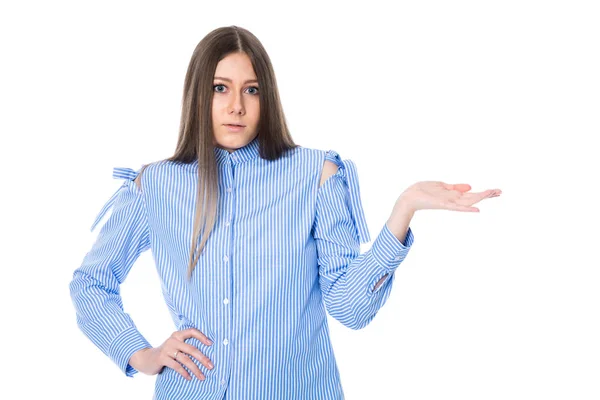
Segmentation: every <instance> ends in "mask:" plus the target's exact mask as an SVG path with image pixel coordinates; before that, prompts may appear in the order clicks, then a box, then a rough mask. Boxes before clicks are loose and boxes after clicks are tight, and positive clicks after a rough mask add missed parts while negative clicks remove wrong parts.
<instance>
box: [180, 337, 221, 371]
mask: <svg viewBox="0 0 600 400" xmlns="http://www.w3.org/2000/svg"><path fill="white" fill-rule="evenodd" d="M179 349H180V350H181V351H183V352H184V353H186V354H189V355H191V356H194V358H195V359H196V360H198V361H200V362H201V363H202V364H204V366H205V367H206V368H208V369H213V364H212V362H211V361H210V359H209V358H208V357H206V356H205V355H204V354H202V352H200V350H198V349H197V348H196V347H194V346H192V345H191V344H187V343H185V342H181V344H180V348H179ZM177 359H179V356H177Z"/></svg>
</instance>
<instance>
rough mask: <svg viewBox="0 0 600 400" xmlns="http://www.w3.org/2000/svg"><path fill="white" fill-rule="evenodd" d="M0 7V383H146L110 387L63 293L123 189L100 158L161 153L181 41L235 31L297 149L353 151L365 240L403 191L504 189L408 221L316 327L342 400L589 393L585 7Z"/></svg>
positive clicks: (47, 386)
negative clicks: (345, 319)
mask: <svg viewBox="0 0 600 400" xmlns="http://www.w3.org/2000/svg"><path fill="white" fill-rule="evenodd" d="M0 15H1V17H0V33H1V35H0V37H1V38H0V40H1V41H2V43H1V44H2V46H1V51H2V62H1V63H0V68H1V69H2V71H1V72H2V73H1V74H0V80H1V90H0V96H1V106H2V107H1V110H2V112H1V114H2V117H1V120H0V123H1V124H2V125H1V126H0V129H1V133H2V134H1V135H0V136H1V139H0V140H1V141H2V142H1V145H0V152H1V154H0V155H1V157H0V162H1V171H2V180H3V183H4V184H3V185H2V196H1V197H0V198H1V201H2V210H3V218H2V224H1V228H0V229H1V230H2V232H1V234H2V242H1V243H2V261H1V265H2V272H3V276H2V288H3V290H2V291H1V295H2V301H1V306H2V317H3V321H2V330H1V332H2V333H1V335H2V339H3V340H2V348H3V349H2V359H3V363H2V366H1V367H0V368H2V373H1V376H2V382H3V384H2V385H1V386H0V397H2V398H31V399H33V398H46V397H55V396H56V398H61V399H71V398H72V399H75V398H79V399H81V398H86V399H106V398H111V399H150V398H151V397H152V393H153V390H154V380H155V378H156V377H155V376H147V375H144V374H141V373H139V374H137V375H135V377H134V378H133V379H132V378H126V377H125V376H124V375H123V374H122V373H121V372H120V371H119V370H118V368H117V366H116V364H113V363H112V361H111V360H110V359H109V358H108V357H106V356H105V355H104V354H103V353H101V351H100V350H99V349H97V348H96V347H94V345H93V344H92V342H91V341H89V340H88V339H87V338H86V337H85V336H84V335H83V334H82V332H81V331H79V329H78V327H77V326H76V321H75V311H74V308H73V305H72V303H71V299H70V295H69V288H68V285H69V282H70V280H71V278H72V273H73V271H74V270H75V269H76V268H77V267H78V266H79V265H80V263H81V261H82V259H83V257H84V255H85V253H86V252H87V251H88V250H89V249H90V247H91V245H92V243H93V241H94V239H95V235H96V233H97V231H94V233H90V227H91V224H92V222H93V220H94V218H95V217H96V215H97V213H98V211H99V210H100V208H101V207H102V205H103V204H104V203H105V202H106V201H107V200H108V198H109V197H110V196H111V195H112V194H113V193H114V191H115V190H116V189H117V188H118V187H119V186H120V185H121V183H122V181H120V180H114V179H112V168H113V167H117V166H119V167H129V168H134V169H137V168H139V167H140V166H141V165H142V164H145V163H150V162H153V161H156V160H159V159H162V158H165V157H168V156H170V155H172V154H173V152H174V149H175V143H176V140H177V131H178V127H179V116H180V111H181V109H180V107H181V95H182V88H183V79H184V76H185V72H186V68H187V64H188V62H189V60H190V57H191V55H192V51H193V49H194V48H195V46H196V44H197V43H198V42H199V41H200V40H201V39H202V37H204V36H205V35H206V34H207V33H208V32H210V31H211V30H213V29H215V28H217V27H220V26H226V25H238V26H241V27H243V28H246V29H248V30H250V31H251V32H253V33H254V34H255V35H256V36H257V37H258V38H259V39H260V40H261V42H262V43H263V45H264V46H265V48H266V49H267V51H268V53H269V55H270V57H271V60H272V63H273V66H274V68H275V73H276V76H277V81H278V84H279V89H280V94H281V98H282V102H283V106H284V111H285V113H286V117H287V121H288V123H289V127H290V129H291V131H292V135H293V138H294V140H295V141H296V143H298V144H300V145H302V146H304V147H311V148H319V149H323V150H328V149H334V150H336V151H337V152H338V153H339V154H340V155H341V156H342V158H344V159H351V160H353V161H354V162H355V163H356V165H357V168H358V173H359V176H360V185H361V193H362V199H363V205H364V208H365V213H366V217H367V221H368V225H369V227H370V231H371V238H372V239H373V240H374V239H375V238H376V236H377V235H378V234H379V232H380V230H381V228H382V227H383V224H384V223H385V221H386V220H387V218H388V216H389V214H390V212H391V209H392V206H393V203H394V202H395V200H396V198H397V196H399V195H400V193H401V192H402V191H403V190H404V189H405V188H406V187H408V186H409V185H411V184H413V183H415V182H417V181H421V180H440V181H444V182H447V183H469V184H470V185H471V186H472V187H473V189H472V190H473V191H474V192H479V191H483V190H486V189H494V188H500V189H501V190H502V191H503V194H502V195H501V196H500V197H496V198H492V199H487V200H484V201H482V202H481V203H479V204H478V205H476V206H477V207H479V208H480V209H481V212H480V213H465V212H457V211H446V210H421V211H418V212H417V213H416V214H415V216H414V218H413V220H412V222H411V227H412V229H413V232H414V234H415V243H414V245H413V248H412V249H411V251H410V253H409V255H408V257H407V258H406V259H405V260H404V262H403V263H402V264H401V265H400V267H399V268H398V270H397V271H396V280H395V283H394V287H393V290H392V293H391V296H390V298H389V300H388V302H387V303H386V304H385V305H384V306H383V308H381V310H380V311H379V313H378V314H377V316H376V317H375V319H374V320H373V321H372V322H371V324H370V325H368V326H367V327H365V328H364V329H362V330H359V331H352V330H350V329H348V328H345V327H344V326H342V325H341V324H340V323H338V322H337V321H336V320H333V319H331V318H329V322H330V329H331V336H332V342H333V345H334V349H335V354H336V358H337V361H338V366H339V370H340V374H341V378H342V384H343V387H344V391H345V393H346V398H347V399H348V400H359V399H402V400H422V399H449V398H460V399H462V400H467V399H477V400H480V399H579V400H583V399H598V398H600V385H599V384H598V382H599V379H600V378H599V376H600V364H599V363H598V360H599V359H600V344H599V340H598V338H599V337H600V323H599V322H600V321H599V314H600V313H599V310H598V306H599V305H600V291H599V289H598V288H599V283H600V272H599V271H598V269H599V267H600V262H599V257H598V253H597V249H598V240H599V239H600V235H599V234H598V223H599V222H600V218H599V212H598V202H599V198H600V197H599V194H600V193H599V190H598V173H599V172H600V162H599V157H598V153H599V149H600V147H599V146H598V145H597V144H594V143H597V142H596V140H597V136H598V134H599V133H600V129H599V128H600V123H599V111H600V96H599V93H600V79H599V76H600V74H599V73H598V71H600V56H599V49H600V28H599V24H598V21H599V19H600V13H599V11H598V6H597V2H594V1H587V2H585V1H573V0H571V1H525V0H519V1H503V2H499V1H494V2H491V1H420V2H395V3H391V2H389V3H388V2H382V1H369V2H365V3H361V4H359V5H350V4H348V3H347V2H327V1H320V2H315V3H310V2H302V3H295V4H287V3H283V4H280V5H275V4H267V3H263V2H258V1H246V2H239V3H236V2H234V1H227V2H216V1H215V2H213V3H212V4H209V3H207V2H200V1H196V2H185V3H184V2H168V3H167V2H162V3H160V4H159V3H154V2H131V1H129V2H128V1H119V2H116V1H113V2H107V1H104V2H81V1H78V2H75V1H73V2H65V1H52V2H41V1H38V2H32V1H31V2H18V3H17V2H14V3H12V4H10V5H3V6H2V9H1V10H0ZM371 244H372V242H371V243H369V244H365V245H363V246H364V247H363V251H366V250H368V249H369V248H370V245H371ZM154 268H155V267H154V263H153V260H152V257H151V253H150V252H146V253H144V254H143V255H142V256H141V257H140V258H139V259H138V261H137V262H136V265H135V266H134V268H133V269H132V271H131V273H130V275H129V276H128V278H127V281H126V282H125V283H124V284H123V286H122V296H123V300H124V304H125V311H126V312H128V313H129V314H130V315H131V316H132V318H133V319H134V321H135V323H136V325H137V327H138V328H139V329H140V331H141V332H142V334H143V335H144V336H145V337H146V338H147V339H148V340H149V341H150V343H152V344H153V345H154V346H158V345H160V344H161V343H162V342H163V341H164V340H165V339H166V338H167V337H168V336H169V335H170V334H171V333H172V331H173V329H174V326H173V323H172V321H171V319H170V317H169V315H168V311H167V308H166V306H165V304H164V301H163V299H162V297H161V294H160V283H159V280H158V277H157V274H156V271H155V269H154ZM4 392H6V393H8V392H10V393H11V394H10V397H9V395H7V394H6V393H4Z"/></svg>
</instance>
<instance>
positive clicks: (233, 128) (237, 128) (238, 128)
mask: <svg viewBox="0 0 600 400" xmlns="http://www.w3.org/2000/svg"><path fill="white" fill-rule="evenodd" d="M225 126H226V127H227V130H228V131H229V132H241V131H243V130H244V128H245V126H240V125H225Z"/></svg>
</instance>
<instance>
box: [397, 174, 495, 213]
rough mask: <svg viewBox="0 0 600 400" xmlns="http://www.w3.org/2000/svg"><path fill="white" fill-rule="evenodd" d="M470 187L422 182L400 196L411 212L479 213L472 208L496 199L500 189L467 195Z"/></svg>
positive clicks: (476, 209) (410, 187) (437, 182)
mask: <svg viewBox="0 0 600 400" xmlns="http://www.w3.org/2000/svg"><path fill="white" fill-rule="evenodd" d="M469 190H471V185H469V184H466V183H457V184H449V183H444V182H440V181H422V182H417V183H415V184H413V185H411V186H409V187H408V188H407V189H406V190H405V191H404V192H403V193H402V195H401V198H403V199H404V200H405V201H406V202H407V204H409V205H410V208H411V209H412V210H413V211H417V210H424V209H445V210H454V211H467V212H479V209H478V208H477V207H472V206H473V204H477V203H478V202H480V201H481V200H483V199H487V198H491V197H498V196H500V195H501V194H502V190H500V189H488V190H485V191H483V192H479V193H468V192H469Z"/></svg>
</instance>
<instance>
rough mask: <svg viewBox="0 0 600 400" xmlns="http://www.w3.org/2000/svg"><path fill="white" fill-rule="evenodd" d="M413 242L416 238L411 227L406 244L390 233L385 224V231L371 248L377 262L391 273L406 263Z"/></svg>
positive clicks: (382, 231) (383, 230) (407, 233)
mask: <svg viewBox="0 0 600 400" xmlns="http://www.w3.org/2000/svg"><path fill="white" fill-rule="evenodd" d="M413 242H414V236H413V233H412V229H411V228H410V226H409V227H408V230H407V232H406V238H405V239H404V243H402V242H401V241H400V240H398V238H397V237H396V236H395V235H394V234H393V233H392V231H390V229H389V228H388V226H387V224H383V229H382V230H381V232H380V233H379V235H378V236H377V239H375V241H374V242H373V246H371V252H372V255H373V258H374V259H375V261H376V262H377V263H378V264H379V265H380V266H381V267H383V268H384V269H385V270H386V271H390V272H391V271H393V270H395V269H396V268H398V266H399V265H400V263H402V261H404V258H406V255H407V254H408V251H409V250H410V248H411V246H412V244H413Z"/></svg>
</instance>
